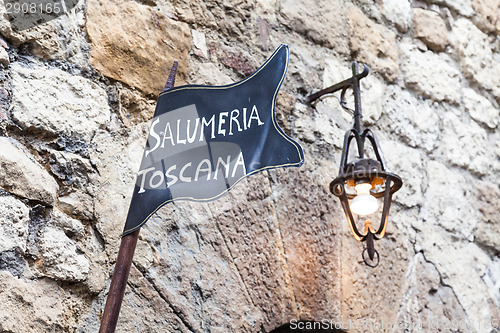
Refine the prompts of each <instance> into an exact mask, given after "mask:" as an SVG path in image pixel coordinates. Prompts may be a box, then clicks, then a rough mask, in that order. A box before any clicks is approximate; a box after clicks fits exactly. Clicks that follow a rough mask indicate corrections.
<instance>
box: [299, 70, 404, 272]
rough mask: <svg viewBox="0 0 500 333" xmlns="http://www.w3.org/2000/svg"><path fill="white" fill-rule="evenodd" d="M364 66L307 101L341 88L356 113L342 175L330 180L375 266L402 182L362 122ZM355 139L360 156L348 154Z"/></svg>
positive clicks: (346, 143) (342, 100) (347, 136)
mask: <svg viewBox="0 0 500 333" xmlns="http://www.w3.org/2000/svg"><path fill="white" fill-rule="evenodd" d="M363 66H364V69H363V71H362V72H361V73H358V64H357V62H353V64H352V77H351V78H349V79H347V80H344V81H342V82H339V83H337V84H335V85H333V86H331V87H328V88H325V89H323V90H321V91H319V92H316V93H314V94H311V95H309V96H307V97H306V102H307V103H311V102H313V101H315V100H317V99H318V98H320V97H321V96H323V95H325V94H328V93H333V92H336V91H339V90H341V96H340V104H341V106H342V108H343V109H344V110H346V111H347V112H349V113H351V114H353V118H354V125H353V127H352V128H351V129H349V130H348V131H347V132H346V133H345V137H344V146H343V149H342V156H341V160H340V169H339V174H338V176H337V178H335V179H334V180H333V181H332V182H331V183H330V191H331V192H332V193H333V194H334V195H335V196H337V197H338V198H339V199H340V203H341V205H342V208H343V210H344V212H345V215H346V217H347V220H348V222H349V225H350V227H351V230H352V233H353V235H354V238H355V239H356V240H358V241H360V242H366V248H365V249H364V250H363V252H362V257H363V261H364V262H365V263H366V264H367V265H368V266H370V267H375V266H377V265H378V263H379V260H380V258H379V254H378V252H377V250H375V246H374V240H380V239H381V238H382V237H384V234H385V231H386V228H387V218H388V215H389V208H390V206H391V200H392V195H393V194H394V193H395V192H396V191H398V190H399V189H400V188H401V186H402V185H403V182H402V180H401V178H400V177H399V176H398V175H396V174H394V173H391V172H389V171H388V169H387V165H386V163H385V160H384V156H383V155H382V150H381V149H380V146H379V143H378V141H377V138H376V137H375V133H374V132H373V131H372V130H371V129H369V128H364V127H363V126H362V124H361V119H362V117H363V115H362V113H361V93H360V84H359V81H360V80H361V79H362V78H364V77H366V76H367V75H368V72H369V69H368V67H367V66H366V65H363ZM348 89H352V93H353V96H354V111H353V110H351V109H350V108H348V107H347V102H346V98H345V95H346V91H347V90H348ZM353 140H354V141H355V142H356V147H357V152H358V156H357V159H351V158H350V156H349V153H350V150H349V148H350V146H351V143H352V142H353ZM366 143H369V144H370V145H371V148H372V149H373V153H374V155H375V156H374V158H368V157H367V154H366V152H367V149H366V148H368V147H367V145H366ZM378 199H382V201H383V205H382V214H381V220H380V224H379V225H378V228H376V229H375V228H374V226H373V224H372V222H371V220H370V219H369V216H370V215H372V214H373V213H375V212H376V211H377V210H378V206H379V200H378ZM354 215H357V216H359V217H362V218H363V219H364V230H363V231H360V230H359V229H358V226H357V224H356V219H355V217H354ZM365 253H367V254H368V258H369V260H368V259H367V258H366V257H365Z"/></svg>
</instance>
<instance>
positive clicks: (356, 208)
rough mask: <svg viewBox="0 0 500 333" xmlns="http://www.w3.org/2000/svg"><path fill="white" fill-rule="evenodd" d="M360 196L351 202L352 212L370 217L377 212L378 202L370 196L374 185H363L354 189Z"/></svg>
mask: <svg viewBox="0 0 500 333" xmlns="http://www.w3.org/2000/svg"><path fill="white" fill-rule="evenodd" d="M354 188H355V189H356V192H357V194H358V195H356V197H354V199H352V201H351V211H352V212H353V213H354V214H357V215H370V214H373V213H375V212H376V211H377V209H378V202H377V199H375V197H374V196H372V195H371V194H370V189H371V188H372V185H371V184H370V183H361V184H358V185H356V186H355V187H354Z"/></svg>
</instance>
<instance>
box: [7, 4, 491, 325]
mask: <svg viewBox="0 0 500 333" xmlns="http://www.w3.org/2000/svg"><path fill="white" fill-rule="evenodd" d="M1 2H2V1H1V0H0V3H1ZM498 14H499V1H498V0H459V1H456V0H453V1H452V0H426V1H412V2H411V3H410V2H408V1H405V0H375V1H372V0H329V1H327V0H319V1H312V0H311V1H299V0H251V1H242V0H225V1H215V0H208V1H194V0H191V1H181V0H170V1H166V0H137V1H132V0H121V1H119V0H108V1H103V0H80V1H79V2H78V4H77V5H76V7H74V8H73V9H71V10H70V11H69V12H68V13H67V14H66V15H63V16H61V17H59V18H57V19H55V20H52V21H49V22H47V23H44V24H41V25H38V26H36V27H34V28H31V29H29V30H24V31H21V32H19V31H13V30H12V28H11V26H10V23H9V21H8V20H7V16H6V15H5V8H4V6H0V34H1V36H2V38H1V39H0V42H1V43H0V44H1V46H0V67H1V68H0V81H1V88H0V136H1V137H0V144H1V149H0V188H1V191H0V331H1V332H16V333H17V332H23V333H25V332H96V331H97V330H98V327H99V322H100V318H101V316H102V309H103V307H104V302H105V300H106V295H107V290H108V287H109V283H110V278H111V274H112V270H113V264H114V261H115V258H116V253H117V250H118V246H119V240H120V233H121V231H122V229H123V225H124V221H125V216H126V212H127V209H128V205H129V201H130V197H131V194H132V184H134V181H135V174H136V172H137V170H138V167H139V165H138V163H139V159H140V157H141V154H142V150H143V147H144V144H145V138H146V134H147V131H148V126H149V121H150V120H151V117H152V114H153V111H154V107H155V99H156V96H157V94H158V93H159V91H161V89H162V86H163V84H164V83H165V80H166V78H167V75H168V72H169V69H170V66H171V64H172V61H173V60H174V59H177V60H179V73H178V77H177V84H178V85H180V84H185V83H190V84H228V83H231V82H234V81H238V80H240V79H242V78H244V77H245V76H247V75H249V74H250V73H251V72H252V71H253V70H255V69H256V68H257V67H258V66H259V65H260V64H261V63H263V62H264V61H265V59H266V58H267V57H268V56H269V55H270V54H271V53H272V51H273V50H274V49H275V48H276V47H277V46H278V45H279V44H281V43H286V44H288V45H289V46H290V51H291V56H290V66H289V69H288V74H287V76H286V79H285V81H284V85H283V87H282V89H281V92H280V94H279V96H278V105H277V113H278V114H277V116H278V121H279V123H280V124H281V126H282V127H283V129H284V131H285V132H286V133H287V134H289V135H290V136H292V137H294V138H296V139H297V140H298V141H299V142H300V143H301V145H302V146H303V147H304V150H305V157H306V163H305V164H304V165H303V166H302V167H301V168H298V169H295V168H293V169H280V170H271V171H265V172H262V173H260V174H257V175H254V176H252V177H250V178H248V179H247V180H245V181H243V182H242V183H241V184H239V185H237V186H236V188H234V190H233V191H232V192H231V193H229V194H228V195H226V196H225V197H223V198H222V199H220V200H218V201H215V202H212V203H208V204H206V203H175V204H170V205H168V206H166V207H164V208H162V209H161V210H160V211H159V212H158V213H157V214H155V215H154V216H153V217H152V219H151V220H150V221H149V222H148V223H147V224H146V225H145V227H144V228H143V229H142V230H141V234H140V239H139V242H138V246H137V251H136V254H135V257H134V263H133V266H132V270H131V275H130V279H129V283H128V287H127V291H126V295H125V299H124V303H123V307H122V311H121V316H120V320H119V323H118V329H117V331H118V332H270V331H272V330H273V329H275V328H277V327H279V326H281V325H283V324H286V323H288V322H289V321H290V320H298V319H301V320H317V321H319V320H328V321H332V322H337V323H343V324H344V326H346V325H347V328H349V329H348V331H349V332H367V331H373V332H402V331H403V328H404V327H408V328H409V330H408V331H409V332H437V331H442V332H444V331H449V328H452V329H455V330H454V331H456V332H490V331H491V332H496V331H498V330H495V327H498V326H499V324H500V310H499V309H500V257H499V254H500V218H499V214H498V211H499V209H500V188H499V183H500V160H499V156H500V131H499V126H500V124H499V120H500V109H499V103H500V40H499V38H498V33H499V32H500V20H499V19H498ZM354 59H356V60H358V61H360V62H364V63H366V64H367V65H368V66H370V68H371V73H370V75H369V76H368V77H367V78H366V79H363V81H362V100H363V108H364V114H365V118H364V120H365V124H367V125H369V126H371V127H372V128H373V129H374V130H375V132H376V133H377V134H378V137H379V140H380V141H381V146H382V149H383V152H384V154H385V157H386V159H387V162H388V165H389V167H390V169H391V170H392V171H394V172H395V173H397V174H399V175H401V176H402V178H403V180H404V186H403V188H402V189H401V190H400V191H399V192H398V193H396V195H395V196H394V203H393V205H392V208H391V214H390V217H389V226H388V229H387V235H386V237H385V238H384V239H383V240H381V241H379V242H377V244H376V246H377V249H378V251H379V253H380V256H381V259H380V265H379V266H378V267H377V268H375V269H371V268H369V267H367V266H365V265H364V264H363V263H362V260H361V256H360V254H361V251H362V249H363V245H362V244H360V243H358V242H356V241H355V240H354V238H353V237H352V236H351V234H350V230H349V227H348V226H347V223H346V221H345V218H344V215H343V212H342V210H341V207H340V204H339V202H338V200H337V199H336V198H335V197H333V196H332V195H331V194H330V193H329V190H328V185H329V183H330V181H331V180H332V179H333V178H334V177H335V176H336V174H337V170H338V163H339V157H340V152H341V149H342V139H343V134H344V132H345V131H346V130H347V129H348V128H350V126H351V119H350V118H349V116H348V115H347V114H346V113H344V112H342V111H341V108H340V107H339V105H338V101H337V100H336V99H335V98H333V97H330V98H324V99H322V100H321V101H320V102H318V103H317V104H316V106H315V107H311V106H309V105H306V104H305V103H304V97H305V96H306V95H307V94H308V93H310V92H313V91H315V90H318V89H321V88H324V87H326V86H329V85H331V84H333V83H336V82H338V81H340V80H343V79H345V78H347V77H349V76H350V63H351V61H352V60H354ZM357 324H358V326H356V325H357ZM382 324H384V325H383V327H380V326H381V325H382ZM366 325H371V326H366ZM391 326H393V327H394V328H391ZM367 327H368V328H367Z"/></svg>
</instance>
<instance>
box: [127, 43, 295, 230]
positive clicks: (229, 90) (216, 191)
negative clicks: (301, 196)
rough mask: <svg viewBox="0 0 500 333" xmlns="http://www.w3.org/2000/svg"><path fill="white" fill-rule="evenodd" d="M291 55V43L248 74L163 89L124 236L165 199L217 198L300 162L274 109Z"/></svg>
mask: <svg viewBox="0 0 500 333" xmlns="http://www.w3.org/2000/svg"><path fill="white" fill-rule="evenodd" d="M288 58H289V51H288V46H286V45H281V46H280V47H279V48H278V49H277V50H276V51H275V52H274V54H273V55H272V56H271V57H270V58H269V59H268V60H267V61H266V62H265V63H264V64H263V65H262V66H261V67H260V68H259V69H258V70H257V71H256V72H255V73H253V74H252V75H250V76H249V77H248V78H246V79H244V80H243V81H240V82H237V83H233V84H230V85H226V86H199V85H186V86H180V87H176V88H173V89H170V90H167V91H165V92H163V93H161V94H160V97H159V98H158V103H157V105H156V111H155V114H154V118H153V122H152V124H151V128H150V130H149V137H148V140H147V143H146V148H145V150H144V154H143V157H142V162H141V166H140V169H139V172H138V174H137V181H136V184H135V189H134V194H133V196H132V202H131V204H130V208H129V212H128V216H127V221H126V224H125V230H124V235H127V234H129V233H131V232H133V231H135V230H137V229H138V228H140V227H141V226H142V225H143V224H144V223H146V221H147V220H148V219H149V217H150V216H151V215H152V214H154V213H155V212H156V211H157V210H158V209H159V208H160V207H162V206H163V205H165V204H167V203H170V202H173V201H178V200H191V201H210V200H214V199H217V198H219V197H221V196H222V195H224V194H225V193H227V192H228V191H229V190H230V189H231V188H232V187H233V186H234V185H235V184H236V183H238V182H239V181H240V180H242V179H243V178H245V177H247V176H249V175H251V174H254V173H257V172H260V171H263V170H267V169H271V168H278V167H290V166H301V165H302V163H303V162H304V153H303V152H302V148H301V147H300V145H299V144H298V143H297V142H295V141H294V140H292V139H291V138H290V137H288V136H287V135H286V134H285V133H284V132H283V130H282V129H281V128H280V127H279V126H278V123H277V122H276V115H275V106H276V96H277V95H278V91H279V89H280V86H281V84H282V82H283V80H284V78H285V74H286V70H287V67H288Z"/></svg>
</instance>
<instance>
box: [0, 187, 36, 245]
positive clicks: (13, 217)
mask: <svg viewBox="0 0 500 333" xmlns="http://www.w3.org/2000/svg"><path fill="white" fill-rule="evenodd" d="M0 211H1V213H0V253H2V252H6V251H12V250H15V249H18V250H19V251H20V252H21V253H24V252H25V251H26V238H27V237H28V226H29V219H30V218H29V209H28V207H26V206H25V205H24V204H23V203H22V202H21V201H19V200H17V199H15V198H13V197H11V196H5V195H4V196H0Z"/></svg>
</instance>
